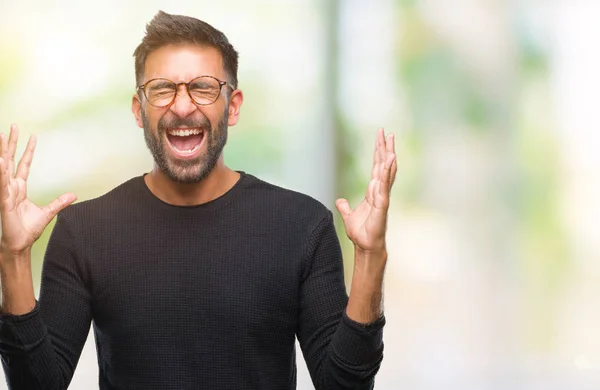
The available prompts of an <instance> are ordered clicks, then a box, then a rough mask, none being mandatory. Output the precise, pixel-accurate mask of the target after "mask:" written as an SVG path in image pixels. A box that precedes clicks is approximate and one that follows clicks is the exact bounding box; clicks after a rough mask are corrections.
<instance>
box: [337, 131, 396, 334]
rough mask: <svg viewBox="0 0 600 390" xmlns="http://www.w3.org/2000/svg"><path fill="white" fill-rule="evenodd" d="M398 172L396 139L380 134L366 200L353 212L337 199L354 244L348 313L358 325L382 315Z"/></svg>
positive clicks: (346, 204)
mask: <svg viewBox="0 0 600 390" xmlns="http://www.w3.org/2000/svg"><path fill="white" fill-rule="evenodd" d="M396 171H397V163H396V155H395V151H394V136H393V135H392V134H388V136H387V137H385V136H384V133H383V129H379V130H378V132H377V142H376V144H375V154H374V157H373V168H372V171H371V181H370V182H369V186H368V188H367V192H366V194H365V198H364V200H363V201H362V202H361V203H360V204H359V205H358V206H357V207H356V208H355V209H354V210H352V209H351V208H350V205H349V204H348V201H347V200H345V199H338V200H337V202H336V207H337V209H338V210H339V212H340V213H341V215H342V219H343V220H344V226H345V228H346V234H347V235H348V238H350V240H351V241H352V242H353V243H354V274H353V276H352V285H351V290H350V300H349V302H348V307H347V309H346V313H347V315H348V317H350V318H351V319H353V320H354V321H356V322H359V323H363V324H368V323H371V322H373V321H376V320H377V319H378V318H379V317H381V316H382V315H383V306H382V305H383V302H382V299H383V293H382V284H383V275H384V271H385V265H386V262H387V249H386V238H385V233H386V229H387V216H388V208H389V205H390V191H391V189H392V185H393V184H394V179H395V176H396Z"/></svg>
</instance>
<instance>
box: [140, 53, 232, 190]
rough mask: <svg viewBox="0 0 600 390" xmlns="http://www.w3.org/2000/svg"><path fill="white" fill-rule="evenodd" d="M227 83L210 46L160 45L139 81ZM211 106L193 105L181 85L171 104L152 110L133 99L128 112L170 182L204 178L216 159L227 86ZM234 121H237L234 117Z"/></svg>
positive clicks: (226, 113) (226, 117)
mask: <svg viewBox="0 0 600 390" xmlns="http://www.w3.org/2000/svg"><path fill="white" fill-rule="evenodd" d="M205 75H209V76H213V77H216V78H218V79H220V80H226V79H227V78H226V75H225V71H224V70H223V67H222V60H221V54H220V53H219V52H218V51H217V50H216V49H214V48H209V47H198V46H194V45H177V46H165V47H162V48H160V49H158V50H156V51H154V52H152V53H150V55H149V56H148V58H147V60H146V65H145V72H144V81H143V82H146V81H148V80H151V79H154V78H164V79H168V80H171V81H173V82H175V83H180V82H188V81H190V80H192V79H194V78H196V77H198V76H205ZM222 88H223V89H222V90H221V94H220V96H219V98H218V99H217V100H216V101H215V102H214V103H213V104H210V105H207V106H201V105H197V104H196V103H194V102H193V101H192V100H191V98H190V96H189V95H188V94H187V92H186V91H185V87H184V86H180V87H179V90H178V94H177V97H176V98H175V101H174V102H173V103H172V104H171V105H170V106H167V107H164V108H156V107H153V106H151V105H150V104H148V102H147V100H146V99H142V102H140V101H139V99H137V101H136V97H134V101H133V111H134V114H135V115H136V119H137V120H138V125H140V122H141V127H143V128H144V138H145V141H146V145H147V146H148V149H150V152H151V153H152V156H153V158H154V161H155V163H156V165H157V166H158V168H160V170H161V171H162V172H163V173H164V174H166V175H167V176H168V177H169V178H170V179H171V180H173V181H176V182H179V183H196V182H199V181H201V180H202V179H204V178H206V177H207V176H208V174H209V173H210V172H211V171H212V169H213V168H214V167H215V165H216V164H217V162H218V161H219V158H220V157H221V154H222V151H223V147H224V146H225V143H226V142H227V127H228V124H232V125H233V124H235V121H233V123H231V122H232V120H231V118H230V110H229V103H228V101H227V100H226V97H227V93H228V92H230V91H227V90H226V88H228V87H227V86H223V87H222ZM235 119H237V118H235Z"/></svg>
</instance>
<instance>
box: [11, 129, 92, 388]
mask: <svg viewBox="0 0 600 390" xmlns="http://www.w3.org/2000/svg"><path fill="white" fill-rule="evenodd" d="M17 137H18V134H17V129H16V126H13V127H12V128H11V134H10V139H9V140H8V141H7V139H6V135H4V134H0V146H1V157H0V214H1V221H2V237H1V239H0V277H1V283H2V313H1V314H0V355H1V356H2V365H3V367H4V371H5V374H6V378H7V381H8V384H9V387H10V388H15V389H64V388H66V387H67V385H68V383H69V382H70V380H71V377H72V374H73V370H74V368H75V365H76V363H77V360H78V358H79V354H80V353H81V349H82V347H83V343H84V342H85V338H86V337H87V333H88V331H89V325H90V321H91V309H90V304H89V294H88V293H87V290H86V288H85V287H84V286H85V285H86V284H85V283H84V282H83V277H82V275H83V273H82V272H81V267H78V266H77V264H76V260H77V259H76V256H75V253H76V251H75V250H74V249H73V246H74V243H75V239H74V237H73V235H72V234H71V232H70V230H69V228H68V227H67V224H66V222H65V221H64V220H63V219H62V218H59V221H58V223H57V225H56V228H55V229H54V231H53V233H52V237H51V239H50V242H49V244H48V248H47V252H46V261H45V262H44V270H43V274H42V290H41V294H40V303H39V304H38V303H36V301H35V296H34V291H33V283H32V276H31V247H32V245H33V243H34V242H35V241H36V240H37V239H38V238H39V236H40V235H41V233H42V231H43V230H44V229H45V227H46V226H47V225H48V223H49V222H50V221H51V220H52V219H53V218H54V216H55V215H56V214H57V213H58V212H59V211H61V210H62V209H64V208H65V207H67V206H68V205H69V204H70V203H72V202H73V201H74V200H75V195H73V194H65V195H63V196H61V197H59V198H58V199H56V200H55V201H54V202H52V203H50V205H48V206H45V207H38V206H36V205H35V204H33V203H32V202H31V201H30V200H29V199H28V198H27V189H26V180H27V176H28V174H29V166H30V165H31V160H32V158H33V151H34V148H35V139H34V138H30V140H29V143H28V144H27V147H26V150H25V154H24V155H23V158H22V159H21V161H20V163H19V166H18V168H17V170H16V173H13V171H14V154H15V150H16V143H17Z"/></svg>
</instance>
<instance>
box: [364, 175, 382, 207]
mask: <svg viewBox="0 0 600 390" xmlns="http://www.w3.org/2000/svg"><path fill="white" fill-rule="evenodd" d="M377 183H379V179H371V181H369V185H368V187H367V194H366V196H365V199H366V200H367V202H368V203H369V204H371V205H373V204H374V202H375V194H376V193H377Z"/></svg>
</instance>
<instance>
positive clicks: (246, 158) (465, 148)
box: [0, 0, 600, 390]
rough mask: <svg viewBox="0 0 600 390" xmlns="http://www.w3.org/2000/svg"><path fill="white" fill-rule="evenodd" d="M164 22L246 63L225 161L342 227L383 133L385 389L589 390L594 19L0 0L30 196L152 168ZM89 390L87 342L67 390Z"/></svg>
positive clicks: (592, 362) (512, 11)
mask: <svg viewBox="0 0 600 390" xmlns="http://www.w3.org/2000/svg"><path fill="white" fill-rule="evenodd" d="M159 9H162V10H164V11H167V12H170V13H179V14H186V15H191V16H195V17H197V18H200V19H203V20H205V21H207V22H209V23H211V24H213V25H214V26H215V27H217V28H218V29H221V30H222V31H223V32H225V33H226V34H227V35H228V37H229V39H230V40H231V42H232V43H233V44H234V46H235V47H236V48H237V50H238V51H239V53H240V71H239V80H240V88H241V89H242V90H243V91H244V94H245V102H244V106H243V107H242V115H241V120H240V122H239V123H238V125H237V126H235V127H233V128H231V129H230V138H229V142H228V145H227V147H226V149H225V158H226V162H227V164H228V165H229V166H231V167H233V168H235V169H240V170H244V171H246V172H249V173H252V174H255V175H257V176H259V177H261V178H263V179H265V180H268V181H271V182H273V183H275V184H278V185H282V186H285V187H288V188H292V189H295V190H298V191H302V192H305V193H308V194H310V195H312V196H314V197H315V198H317V199H319V200H320V201H322V202H323V203H325V204H326V205H327V206H328V207H330V208H331V209H332V210H335V207H334V205H333V202H334V200H335V199H336V197H339V196H344V197H347V198H349V199H350V200H351V204H353V205H355V204H356V203H357V202H358V201H360V199H361V198H362V197H363V194H364V190H365V189H366V183H367V182H368V180H369V174H370V163H371V159H372V150H373V145H374V136H375V131H376V129H377V128H378V127H385V128H386V131H391V132H394V133H395V134H396V136H397V153H398V163H399V170H398V174H397V181H396V185H395V188H394V192H393V199H392V205H391V210H390V223H389V233H388V239H389V253H390V257H389V262H388V269H387V275H386V283H385V289H386V313H387V319H388V323H387V325H386V329H385V336H384V337H385V343H386V347H385V358H384V362H383V365H382V367H381V371H380V373H379V374H378V377H377V384H376V388H377V389H411V390H412V389H461V390H462V389H588V388H590V389H591V388H598V387H599V386H600V371H599V370H600V332H598V331H597V330H595V329H598V328H596V326H599V327H600V315H599V313H600V310H599V309H600V294H599V293H600V283H598V282H600V266H599V265H600V263H599V262H598V259H599V256H600V233H599V229H598V228H597V226H596V223H597V222H596V221H597V220H598V217H600V202H598V199H599V195H600V174H599V173H600V153H598V151H597V150H598V147H600V137H598V133H597V131H598V128H599V124H600V123H599V122H600V120H599V119H598V108H597V101H598V98H597V94H598V92H597V91H598V90H600V73H599V72H598V70H599V69H600V49H598V45H597V44H596V42H595V40H594V39H593V37H597V36H599V35H600V23H599V22H598V15H600V3H599V2H595V1H591V0H590V1H585V0H580V1H570V2H568V3H567V2H566V1H558V0H557V1H541V0H522V1H508V0H507V1H481V0H450V1H442V0H422V1H419V0H396V1H393V0H370V1H358V0H338V1H334V0H330V1H328V0H325V1H317V0H285V1H284V0H271V1H267V0H258V1H243V0H226V1H219V2H216V1H199V0H195V1H191V0H180V1H177V2H176V4H175V3H174V2H167V1H158V0H153V1H139V0H133V1H128V2H121V1H117V0H105V1H102V2H82V1H75V0H60V1H58V0H55V1H42V0H21V1H19V2H16V1H8V0H0V128H1V129H3V130H2V131H8V129H9V126H10V123H17V124H19V125H20V128H21V133H22V138H23V140H24V138H25V136H26V135H28V134H36V135H37V136H38V139H39V140H38V149H37V152H36V157H35V160H34V165H33V170H32V173H31V175H30V180H29V182H30V184H29V194H30V196H31V197H32V198H33V199H34V200H35V201H37V202H39V203H47V202H49V201H50V200H51V199H53V198H55V197H56V196H58V195H59V194H61V193H63V192H65V191H73V192H75V193H77V194H78V196H79V199H80V200H83V199H89V198H93V197H96V196H99V195H101V194H102V193H104V192H106V191H108V190H110V189H111V188H113V187H114V186H116V185H117V184H119V183H121V182H123V181H125V180H127V179H128V178H130V177H132V176H135V175H140V174H142V173H144V172H147V171H148V170H150V169H151V167H152V161H151V158H150V155H149V153H148V152H147V150H146V147H145V144H144V142H143V136H142V132H141V130H140V129H139V128H137V127H136V126H135V123H134V120H133V116H132V114H131V112H130V104H131V96H132V94H133V93H134V87H135V83H134V76H133V59H132V53H133V50H134V48H135V47H136V46H137V44H138V43H139V41H140V39H141V38H142V36H143V31H144V26H145V23H146V22H147V21H149V20H150V19H151V18H152V17H153V15H154V14H155V13H156V12H157V11H158V10H159ZM594 129H596V130H594ZM23 146H24V142H22V144H21V150H22V148H23ZM336 214H337V212H336ZM339 222H340V221H339V220H338V228H339V232H340V238H341V240H342V243H343V246H344V251H345V255H346V264H347V270H348V271H350V270H351V261H352V259H351V255H352V252H351V247H350V246H349V242H348V240H347V239H346V238H345V235H344V232H343V226H342V224H341V223H339ZM50 230H51V229H50V228H48V229H47V230H46V232H45V234H44V236H43V237H42V238H41V239H40V241H39V242H38V243H37V244H36V247H35V253H34V262H35V270H34V277H35V280H36V286H37V285H38V284H39V277H40V265H41V262H42V257H43V252H44V249H45V245H46V242H47V239H48V235H49V233H50ZM347 276H348V278H350V277H351V273H350V272H348V273H347ZM348 280H349V279H348ZM299 354H300V353H299ZM298 382H299V384H298V388H299V389H310V388H312V386H311V384H310V379H309V377H308V374H307V372H306V369H305V367H304V365H303V363H302V359H301V355H300V356H299V377H298ZM95 387H97V367H96V357H95V350H94V345H93V335H91V337H90V340H89V342H88V344H87V345H86V347H85V349H84V352H83V355H82V358H81V360H80V363H79V366H78V368H77V371H76V374H75V377H74V379H73V382H72V385H71V387H70V388H71V389H90V388H95ZM3 388H6V386H5V384H4V383H0V389H3Z"/></svg>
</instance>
